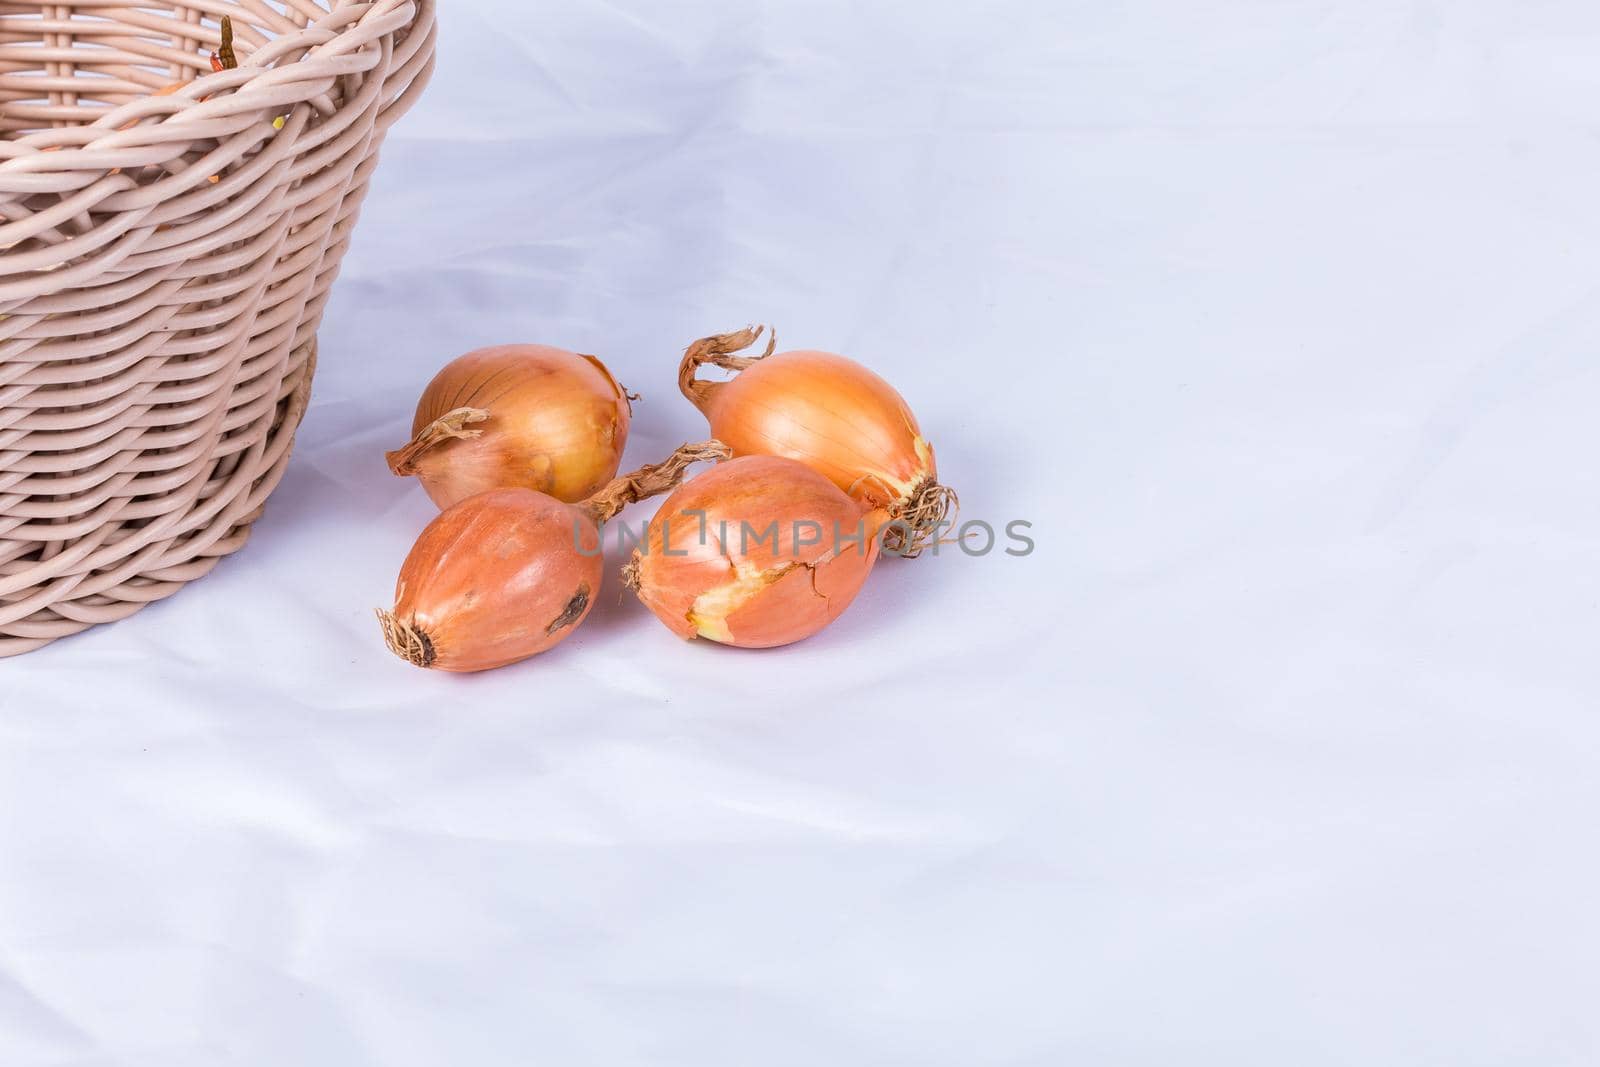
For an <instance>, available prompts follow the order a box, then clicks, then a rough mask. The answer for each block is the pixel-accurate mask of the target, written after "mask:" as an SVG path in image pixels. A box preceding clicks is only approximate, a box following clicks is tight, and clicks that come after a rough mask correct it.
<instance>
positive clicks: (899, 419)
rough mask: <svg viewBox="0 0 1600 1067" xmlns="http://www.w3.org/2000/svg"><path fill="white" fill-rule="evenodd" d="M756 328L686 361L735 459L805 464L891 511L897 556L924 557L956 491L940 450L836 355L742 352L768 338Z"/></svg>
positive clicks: (890, 535)
mask: <svg viewBox="0 0 1600 1067" xmlns="http://www.w3.org/2000/svg"><path fill="white" fill-rule="evenodd" d="M763 329H764V327H760V326H756V327H750V328H747V329H744V330H739V331H737V332H734V333H725V334H717V335H715V336H712V337H706V338H702V339H701V340H699V341H696V342H695V343H694V344H692V345H690V346H689V349H688V351H686V352H685V353H684V356H683V361H682V362H681V363H680V364H679V366H678V387H679V389H681V390H682V391H683V395H684V396H686V397H688V398H689V400H690V402H692V403H693V404H694V405H695V406H696V407H697V408H699V409H700V411H701V413H702V414H704V415H705V417H706V420H707V421H708V422H709V423H710V425H711V435H712V436H713V437H715V438H716V439H717V440H719V441H723V442H725V443H726V444H727V445H728V446H729V447H730V448H732V449H733V453H734V455H736V456H749V455H769V456H783V457H786V458H788V459H793V460H798V461H799V462H801V463H804V464H805V465H806V466H808V467H810V468H812V469H813V470H815V471H817V472H819V473H820V474H822V475H823V476H825V477H826V478H827V479H828V480H829V481H831V482H833V484H834V485H836V486H838V487H839V488H840V489H842V490H844V491H845V492H846V493H847V494H849V495H851V496H854V497H857V498H859V499H860V500H862V501H863V502H865V503H866V504H868V505H869V506H871V507H881V508H883V509H885V510H886V511H887V512H888V514H889V517H890V519H892V520H894V522H893V525H891V526H889V527H888V528H886V529H885V531H884V538H883V548H884V551H885V552H886V553H888V554H890V555H899V556H916V555H919V554H920V553H921V552H922V550H923V549H925V548H927V547H928V546H929V545H931V544H933V542H934V541H935V540H936V539H937V538H938V536H939V527H940V526H941V525H944V524H947V523H948V521H949V518H950V514H951V512H952V510H953V509H954V508H955V507H956V504H957V500H956V495H955V493H954V492H953V491H951V490H950V489H949V488H947V487H946V486H943V485H940V484H939V479H938V467H937V465H936V464H935V462H934V456H933V446H932V445H930V444H929V443H928V440H927V438H925V437H923V436H922V430H921V429H920V428H919V427H918V425H917V419H916V416H915V415H913V414H912V413H911V408H910V407H909V406H907V404H906V402H905V400H904V399H903V398H902V397H901V396H900V394H899V393H897V392H896V391H895V389H894V387H893V386H891V385H890V384H889V383H888V382H886V381H884V380H883V379H882V378H880V377H878V376H877V375H876V374H874V373H872V372H871V371H869V370H867V368H865V367H863V366H861V364H859V363H856V362H855V361H853V360H849V359H846V358H845V357H843V356H838V355H834V354H832V353H830V352H814V351H795V352H780V353H778V354H777V355H773V349H774V348H775V347H776V345H777V338H776V337H775V336H772V337H769V339H768V342H767V348H766V351H765V352H763V353H762V354H761V355H759V356H739V355H735V354H734V353H736V352H740V351H742V350H744V349H746V348H749V347H750V346H751V345H753V344H754V343H755V342H756V340H757V339H758V338H759V337H760V336H761V333H762V330H763ZM708 363H709V364H711V365H712V366H715V367H721V368H723V369H726V370H731V371H735V372H736V373H735V375H734V377H733V378H731V379H729V380H728V381H726V382H708V381H701V380H698V379H696V378H695V374H696V372H697V371H698V370H699V368H700V367H701V366H703V365H705V364H708Z"/></svg>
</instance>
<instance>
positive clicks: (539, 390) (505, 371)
mask: <svg viewBox="0 0 1600 1067" xmlns="http://www.w3.org/2000/svg"><path fill="white" fill-rule="evenodd" d="M630 399H631V398H630V397H629V395H628V393H627V391H626V390H624V389H623V388H622V386H620V385H618V384H617V380H616V379H615V378H613V377H612V376H611V372H610V371H608V370H606V367H605V364H603V363H601V362H600V361H599V360H598V359H596V358H595V357H593V356H583V355H578V354H577V353H574V352H567V351H564V350H563V349H560V348H551V347H549V346H548V345H496V346H495V347H493V348H480V349H478V350H477V351H475V352H468V353H467V354H466V355H464V356H461V357H459V358H458V359H455V360H453V361H451V362H450V364H449V365H447V366H446V367H445V368H444V369H443V370H441V371H440V372H439V373H438V374H437V375H436V376H435V377H434V379H433V381H431V382H429V383H428V387H427V388H426V389H425V390H423V392H422V399H421V400H420V401H418V402H417V414H416V417H415V418H414V419H413V420H412V423H411V432H412V434H413V437H412V439H411V443H410V444H408V445H406V446H405V447H404V448H401V449H397V450H395V451H393V452H390V453H388V454H387V458H388V460H389V469H390V470H392V471H393V472H394V473H395V474H398V475H401V476H402V477H403V476H407V475H413V474H414V475H416V477H417V480H418V481H420V482H421V483H422V487H423V488H424V489H426V490H427V491H428V495H429V496H430V497H432V498H433V502H434V503H435V504H438V505H439V507H441V508H447V507H449V506H450V505H452V504H455V503H457V502H459V501H462V500H465V499H466V498H467V497H469V496H472V495H473V494H474V493H482V492H486V491H488V490H490V489H510V488H523V489H533V490H537V491H538V492H541V493H547V494H549V495H550V496H553V497H555V498H556V499H557V500H564V501H567V502H569V503H574V502H576V501H579V500H583V499H584V498H585V497H587V496H589V495H590V494H591V493H594V492H595V491H596V490H598V489H599V488H600V487H601V486H603V485H605V484H606V482H607V481H608V480H610V479H611V478H613V477H615V476H616V473H617V467H618V466H619V465H620V464H621V462H622V449H623V447H624V446H625V445H626V444H627V442H628V422H629V420H630V418H631V417H632V408H631V406H630V405H629V400H630ZM469 427H470V428H469Z"/></svg>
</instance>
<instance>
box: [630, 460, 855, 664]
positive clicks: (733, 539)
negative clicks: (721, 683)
mask: <svg viewBox="0 0 1600 1067" xmlns="http://www.w3.org/2000/svg"><path fill="white" fill-rule="evenodd" d="M886 517H887V516H886V515H885V513H884V512H883V511H882V510H880V509H870V508H868V507H867V506H865V505H863V503H862V502H861V501H859V500H856V499H852V498H851V497H849V496H846V495H845V493H844V491H843V490H841V489H840V488H839V487H838V486H836V485H834V484H833V483H832V482H830V481H828V479H826V478H824V477H823V476H822V475H821V474H819V473H817V472H816V471H814V470H812V469H811V468H810V467H807V466H806V465H804V464H803V463H798V462H796V461H794V460H792V459H782V458H780V457H777V456H745V457H743V458H740V459H734V460H730V461H728V462H726V463H723V464H720V465H718V466H717V467H714V468H713V469H711V470H709V471H706V472H705V473H703V474H701V475H699V476H698V477H696V478H693V479H691V480H690V481H688V482H686V483H685V484H684V485H683V486H681V487H680V488H679V489H678V490H677V491H676V492H674V493H673V494H672V495H671V496H669V497H668V498H667V499H666V501H665V502H664V503H662V505H661V509H660V510H659V511H658V512H656V516H655V518H654V519H653V520H651V522H650V530H649V535H648V539H647V540H646V542H645V543H644V545H643V546H642V547H641V548H640V549H637V550H635V551H634V554H633V558H632V560H631V561H630V562H629V563H628V565H627V566H626V567H625V568H624V569H623V579H624V581H625V582H626V583H627V585H628V586H629V588H631V589H633V590H634V591H635V592H636V593H637V594H638V595H639V599H640V600H642V601H644V603H645V605H646V606H647V607H648V608H649V609H650V610H651V611H653V612H655V615H656V617H657V618H659V619H660V620H661V621H662V622H664V623H666V624H667V627H668V628H669V629H671V630H672V631H673V632H674V633H676V634H678V635H679V636H680V637H685V638H694V637H706V638H710V639H711V640H713V641H719V642H721V643H723V644H726V645H737V646H739V647H741V648H771V647H773V646H775V645H787V644H789V643H791V642H794V641H799V640H801V639H802V638H806V637H810V636H811V635H812V634H814V633H816V632H817V631H818V630H821V629H822V628H823V627H824V626H827V625H828V624H829V623H830V622H832V621H833V620H834V619H836V618H838V617H839V615H840V614H841V613H842V612H843V611H844V609H845V608H847V607H849V606H850V601H851V600H853V599H855V595H856V593H857V592H858V591H860V589H861V586H862V583H864V582H865V581H866V580H867V575H868V574H869V573H871V571H872V565H873V563H874V562H876V560H877V558H878V542H877V534H878V533H879V530H880V527H881V525H882V523H883V521H884V519H885V518H886ZM769 530H770V531H771V536H767V535H768V532H769ZM804 542H810V543H804Z"/></svg>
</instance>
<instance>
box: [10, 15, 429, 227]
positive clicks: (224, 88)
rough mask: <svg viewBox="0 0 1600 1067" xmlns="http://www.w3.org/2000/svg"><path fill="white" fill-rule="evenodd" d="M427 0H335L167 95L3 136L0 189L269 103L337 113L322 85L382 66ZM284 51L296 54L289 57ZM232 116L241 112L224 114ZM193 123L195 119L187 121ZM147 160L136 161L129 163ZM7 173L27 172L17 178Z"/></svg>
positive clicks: (205, 134) (193, 135)
mask: <svg viewBox="0 0 1600 1067" xmlns="http://www.w3.org/2000/svg"><path fill="white" fill-rule="evenodd" d="M107 6H111V5H107ZM424 6H429V7H431V6H432V0H355V2H341V0H335V6H334V7H333V8H332V9H331V10H329V11H328V12H327V13H326V14H324V15H323V16H321V17H320V18H318V19H316V20H315V21H314V22H311V23H309V24H307V25H305V26H303V27H301V26H296V27H295V28H294V30H293V31H292V32H286V33H283V34H281V35H279V36H276V37H272V38H270V39H268V40H267V41H266V42H265V43H264V44H261V45H259V46H258V47H255V48H253V49H252V50H251V51H249V52H243V51H242V50H241V53H240V56H239V65H238V66H237V67H234V68H231V69H227V70H220V71H212V72H208V73H205V74H201V75H200V76H199V77H196V78H193V79H191V80H189V81H186V82H182V83H180V87H179V88H177V89H175V90H173V91H172V92H170V93H167V94H164V95H161V96H157V95H155V93H154V91H153V90H152V92H151V93H150V94H149V95H146V96H143V97H139V98H137V99H134V100H129V101H127V102H126V103H122V104H118V105H116V106H115V107H112V108H107V109H105V110H104V112H103V113H102V114H100V115H99V116H98V117H96V118H95V119H94V120H93V121H92V122H86V123H83V124H80V125H71V126H58V127H52V128H48V129H41V130H36V131H34V132H32V133H28V134H24V135H22V136H20V137H7V138H4V139H3V140H0V194H12V195H28V194H30V193H34V192H40V191H44V190H41V189H40V188H38V186H37V185H36V184H34V183H32V182H29V181H28V180H27V178H28V177H34V176H38V175H41V174H48V173H51V172H64V171H71V172H74V173H77V174H83V172H84V171H85V170H88V171H90V172H94V171H112V170H115V169H117V168H118V166H119V164H118V163H115V162H113V163H111V164H109V165H107V166H105V167H99V166H90V167H84V166H82V165H81V163H80V165H77V166H71V165H69V161H71V160H73V159H74V158H75V157H77V156H78V155H79V154H80V153H83V152H88V151H95V152H102V151H113V152H114V151H118V150H122V151H124V152H131V151H133V150H135V149H137V148H141V147H150V146H152V145H154V144H173V145H179V146H181V145H182V144H184V143H185V141H188V140H196V139H209V138H215V137H218V136H219V135H221V136H226V135H227V134H229V133H232V132H237V131H238V130H239V129H241V128H242V124H241V123H239V122H238V120H239V119H241V118H247V117H249V116H251V115H253V114H254V113H257V112H259V111H261V110H262V109H265V108H292V107H294V106H297V105H300V104H306V103H310V104H312V105H313V106H315V107H316V109H317V110H318V111H319V112H321V113H322V114H324V115H327V114H331V113H333V112H334V111H336V110H337V109H338V106H339V105H338V104H336V103H335V102H334V100H333V98H332V96H331V95H330V93H329V91H328V88H324V87H323V86H324V84H325V83H331V82H332V81H333V80H334V79H336V78H338V77H341V76H345V75H351V74H363V73H366V72H367V71H370V70H372V69H374V68H375V67H376V66H377V65H378V63H379V62H380V59H381V55H380V53H381V41H382V39H383V38H386V37H392V36H394V35H397V34H398V33H400V32H401V31H404V30H405V29H406V28H408V27H409V26H412V25H414V24H415V23H416V22H417V21H418V17H419V15H420V14H421V13H422V8H423V7H424ZM91 10H92V8H91ZM206 14H207V16H208V17H210V18H211V19H213V20H215V21H216V22H220V19H221V15H223V14H230V15H239V16H241V17H243V16H250V17H252V19H253V20H254V19H260V18H261V15H260V13H259V12H257V11H255V10H254V9H251V8H248V7H244V6H242V5H241V6H239V7H238V8H237V9H236V10H234V11H219V10H216V9H214V8H209V7H208V9H207V11H206ZM193 25H194V28H195V30H196V31H198V32H197V36H199V35H200V34H209V32H210V29H211V27H209V26H205V25H203V24H200V23H195V24H193ZM373 45H380V47H379V48H374V47H372V46H373ZM294 53H299V54H298V55H296V54H294ZM285 56H289V57H291V58H288V59H287V60H285V59H284V57H285ZM329 88H331V86H329ZM230 119H232V120H235V121H232V122H226V120H230ZM208 120H211V123H210V124H211V125H216V124H217V123H216V120H223V121H224V122H225V124H226V126H227V129H225V130H216V129H210V128H206V126H207V124H208ZM191 125H193V126H194V127H195V128H193V129H188V128H185V127H189V126H191ZM178 128H183V129H182V132H183V133H185V134H187V135H188V137H186V138H174V137H173V133H175V132H177V130H178ZM41 157H44V158H41ZM142 162H144V161H143V160H130V161H129V164H127V165H133V166H137V165H139V164H140V163H142ZM7 178H18V179H22V180H21V182H20V183H18V184H16V185H13V184H12V183H11V182H7V181H6V179H7Z"/></svg>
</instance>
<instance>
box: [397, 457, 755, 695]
mask: <svg viewBox="0 0 1600 1067" xmlns="http://www.w3.org/2000/svg"><path fill="white" fill-rule="evenodd" d="M728 454H729V453H728V449H727V448H726V447H725V446H723V445H722V444H720V443H718V442H716V441H705V442H701V443H699V444H693V445H684V446H682V447H681V448H679V449H677V450H676V451H675V452H673V453H672V455H671V456H669V457H667V459H666V460H664V461H663V462H661V463H656V464H648V465H646V466H643V467H640V468H639V469H638V470H636V471H633V472H632V473H630V474H626V475H624V476H622V477H620V478H616V479H613V480H612V481H611V482H609V483H607V484H606V486H605V487H604V488H602V489H601V490H600V491H599V492H597V493H595V494H593V495H592V496H590V497H589V498H588V499H587V500H584V501H582V502H581V503H577V504H568V503H564V502H563V501H560V500H557V499H555V498H554V497H552V496H549V495H547V494H545V493H540V492H537V491H535V490H532V489H521V488H513V489H492V490H490V491H489V492H486V493H479V494H477V495H475V496H471V497H468V498H467V499H466V500H463V501H461V502H460V503H458V504H454V505H452V506H450V507H448V508H446V509H445V510H444V511H442V512H440V513H439V515H438V516H436V517H435V518H434V520H433V521H432V522H430V523H429V524H428V525H427V527H426V528H425V529H424V530H423V531H422V535H421V536H420V537H418V538H417V541H416V544H414V545H413V546H412V548H411V551H410V553H409V554H408V555H407V556H406V560H405V563H404V564H403V565H402V566H401V568H400V577H399V579H398V580H397V581H396V583H395V593H394V608H393V610H391V611H379V612H378V621H379V623H380V624H381V625H382V627H383V637H384V641H385V643H386V644H387V645H388V646H389V650H390V651H391V652H393V653H394V654H395V655H397V656H399V657H400V658H401V659H403V660H406V661H407V662H408V663H411V664H414V665H415V666H418V667H428V668H433V669H436V670H442V671H460V672H467V671H483V670H490V669H492V668H495V667H503V666H505V665H506V664H508V663H514V662H516V661H517V660H521V659H527V658H528V657H529V656H534V655H537V654H539V653H540V652H543V651H545V650H546V649H549V648H551V647H553V646H555V645H557V644H560V643H561V642H562V641H564V640H566V639H567V638H568V637H569V636H571V634H572V632H573V631H574V630H576V629H577V628H578V626H579V625H580V624H581V623H582V622H583V620H584V619H585V618H586V617H587V616H588V614H589V607H590V605H591V604H593V603H594V598H595V597H596V596H597V595H598V594H599V591H600V582H601V573H602V570H603V561H602V559H601V554H600V526H601V524H603V523H605V522H606V521H608V520H610V519H611V518H613V517H614V516H616V515H617V514H618V513H619V512H621V511H622V509H623V508H624V507H626V506H627V505H628V504H631V503H633V502H634V501H637V500H643V499H645V498H647V497H651V496H656V495H658V494H661V493H665V492H667V491H668V490H670V489H672V488H674V487H676V486H677V485H678V483H679V482H680V481H682V479H683V475H684V472H685V471H686V470H687V469H688V467H689V466H690V465H691V464H693V463H697V462H699V461H701V460H720V459H726V458H728Z"/></svg>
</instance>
